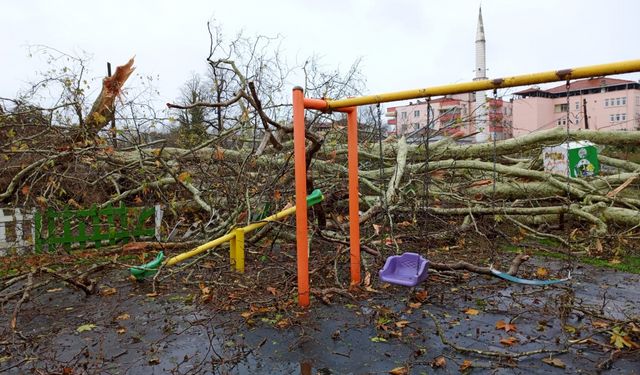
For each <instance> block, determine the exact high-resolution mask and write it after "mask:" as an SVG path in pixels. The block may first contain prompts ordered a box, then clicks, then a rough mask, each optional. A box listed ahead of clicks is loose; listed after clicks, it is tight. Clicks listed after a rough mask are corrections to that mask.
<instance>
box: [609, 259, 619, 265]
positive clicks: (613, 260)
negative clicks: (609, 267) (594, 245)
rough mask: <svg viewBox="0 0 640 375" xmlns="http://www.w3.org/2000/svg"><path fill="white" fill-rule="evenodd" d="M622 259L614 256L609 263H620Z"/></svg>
mask: <svg viewBox="0 0 640 375" xmlns="http://www.w3.org/2000/svg"><path fill="white" fill-rule="evenodd" d="M620 263H622V261H621V260H620V259H619V258H613V259H611V260H610V261H609V264H620Z"/></svg>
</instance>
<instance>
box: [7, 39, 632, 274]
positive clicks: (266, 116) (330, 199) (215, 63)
mask: <svg viewBox="0 0 640 375" xmlns="http://www.w3.org/2000/svg"><path fill="white" fill-rule="evenodd" d="M215 48H217V45H216V47H215ZM215 48H214V47H212V53H211V54H210V56H209V59H208V63H209V66H210V68H211V71H212V76H213V77H214V78H215V79H217V80H218V81H215V82H217V83H216V85H215V86H214V89H215V90H217V95H216V99H218V101H215V102H203V101H198V102H193V103H177V104H169V107H170V108H172V109H174V110H177V111H193V110H195V109H197V108H200V107H207V108H213V109H215V111H214V112H213V114H214V115H215V117H214V118H213V119H212V124H213V125H215V126H213V125H212V126H213V127H214V128H215V133H205V134H208V135H207V136H206V137H205V138H204V139H201V141H200V142H199V143H198V144H197V145H195V146H193V147H188V148H185V147H178V146H177V144H178V143H176V142H175V140H172V139H171V138H170V137H169V136H168V135H170V134H165V135H167V136H166V137H165V138H161V137H156V139H150V140H146V139H143V138H142V137H140V136H139V129H137V130H136V131H138V136H137V137H133V136H132V137H130V138H128V139H123V140H121V141H122V142H119V145H120V147H118V148H114V147H113V146H112V145H109V143H108V138H109V137H108V136H106V134H108V133H104V132H102V131H103V130H104V129H103V128H104V127H105V126H106V124H107V120H109V119H110V118H111V117H112V116H113V115H114V113H116V108H115V104H116V101H115V98H116V97H118V95H120V92H121V89H122V87H123V85H124V83H125V82H126V80H127V78H128V77H129V76H130V74H131V72H132V71H133V60H130V61H129V62H128V63H126V64H125V65H123V66H121V67H118V69H117V71H116V74H115V75H114V76H113V77H111V78H105V79H104V80H103V82H102V84H103V87H102V91H101V93H100V95H99V96H98V98H97V99H96V100H95V102H94V104H93V105H92V106H91V109H90V110H89V112H88V113H87V115H86V116H84V118H85V120H84V122H83V125H84V127H81V128H80V129H81V131H80V132H78V131H77V130H76V129H78V128H76V127H62V126H59V125H55V124H53V123H52V122H51V121H49V122H46V121H44V122H42V121H43V120H42V119H46V118H47V117H49V118H51V117H53V116H52V114H53V113H54V112H55V111H56V110H57V108H40V107H33V106H31V107H26V106H25V105H24V104H21V103H19V102H18V101H15V102H14V104H15V105H14V106H13V107H9V108H5V109H3V112H2V113H0V131H1V132H2V134H3V135H4V137H2V139H3V141H2V144H0V156H1V159H0V167H1V170H2V171H3V172H2V174H1V175H0V181H2V182H3V183H2V185H1V188H0V201H2V202H3V203H4V204H8V205H13V206H16V207H18V206H19V207H39V208H48V207H50V208H62V207H64V206H68V205H71V206H75V207H79V208H81V207H87V206H89V205H92V204H96V205H98V206H101V207H106V206H107V205H109V204H116V203H118V202H125V203H127V204H133V205H136V204H145V203H147V204H152V203H157V202H160V203H163V204H164V205H165V206H166V207H167V211H168V212H169V213H170V214H172V215H168V219H167V222H166V226H167V227H168V228H172V227H175V226H177V225H178V223H185V224H188V225H190V226H195V228H197V230H198V231H199V232H200V233H201V235H202V237H203V238H211V237H213V236H215V235H217V234H220V233H225V232H227V231H228V230H229V229H230V228H231V227H233V226H234V225H237V224H243V223H247V222H250V221H252V220H256V218H258V217H259V215H258V214H260V213H261V212H263V211H267V210H268V211H271V212H273V211H277V210H278V209H280V208H282V207H283V206H285V205H286V204H288V203H290V202H292V201H293V191H294V189H293V173H292V156H293V155H292V152H293V147H292V146H293V145H292V141H291V133H292V128H291V125H290V121H289V118H290V107H289V106H288V105H287V104H286V102H280V101H278V97H277V96H276V95H274V92H273V91H272V90H273V88H274V87H277V86H279V85H282V81H280V82H273V81H269V80H267V78H265V77H269V75H268V74H265V72H264V61H262V62H259V64H258V63H256V60H252V59H249V60H250V62H238V61H235V60H233V59H232V58H229V54H226V55H225V57H224V58H214V55H215ZM252 48H253V50H252V51H253V52H252V53H255V51H256V49H255V47H252ZM231 55H233V53H231ZM253 64H258V65H257V66H256V65H253ZM260 69H263V70H260ZM317 69H318V67H317V66H314V65H305V66H304V67H303V71H304V72H305V73H306V76H307V92H308V95H310V96H313V95H314V94H316V95H318V96H330V97H340V96H344V94H345V93H347V94H348V93H356V92H357V90H358V89H357V86H358V85H357V82H355V81H357V80H356V79H355V78H354V77H355V76H356V75H357V74H356V73H355V71H354V70H350V71H349V72H348V73H347V74H346V75H345V76H341V75H339V74H335V75H334V76H332V79H330V80H327V76H326V75H323V74H320V73H319V72H318V71H317ZM216 77H217V78H216ZM271 78H272V77H271ZM272 79H273V78H272ZM281 79H282V80H284V78H281ZM222 82H224V84H223V83H222ZM196 115H202V113H200V114H198V113H192V115H191V116H190V117H188V116H185V119H193V118H194V117H197V116H196ZM30 118H31V119H33V118H38V119H40V120H39V121H41V122H42V123H41V122H38V123H34V122H33V121H32V120H30ZM361 119H362V124H361V129H360V131H361V134H362V135H363V139H362V141H361V142H360V149H359V159H360V167H361V170H360V176H359V181H360V189H361V194H362V195H361V197H360V198H361V199H360V207H361V211H362V215H361V216H360V222H361V224H362V229H363V233H364V236H363V238H365V240H364V241H365V244H364V245H365V246H368V248H370V249H371V250H372V251H370V252H369V253H370V254H380V255H384V254H385V250H386V253H389V252H392V251H394V248H395V251H397V250H398V247H397V242H396V241H395V240H394V239H395V237H396V236H397V234H398V226H399V225H400V223H409V224H408V225H407V224H404V228H405V230H406V231H408V232H409V233H411V235H412V236H413V237H415V238H416V239H421V240H422V241H429V242H434V246H437V244H438V243H439V242H442V243H447V241H452V240H456V239H459V238H461V236H464V235H465V233H466V234H470V235H479V236H480V237H484V238H490V239H495V238H496V237H495V236H496V234H495V232H496V231H499V232H500V233H502V234H503V237H505V238H506V239H508V238H509V237H510V233H522V232H524V233H526V234H528V235H530V236H533V237H546V238H552V239H555V240H556V241H557V242H558V244H559V245H562V246H565V247H569V248H578V249H579V250H581V251H582V250H583V249H584V247H585V246H586V247H588V248H589V247H591V248H593V246H595V245H594V244H596V243H600V244H602V243H614V242H616V241H620V240H624V238H625V237H626V236H632V235H634V234H635V233H636V232H637V228H638V227H640V199H638V198H637V197H638V195H637V191H638V180H639V179H638V177H639V174H640V164H638V163H634V162H631V161H628V160H622V159H620V158H616V157H613V156H607V155H604V154H601V155H600V156H599V157H600V162H601V164H602V165H603V166H606V167H607V171H608V173H607V174H603V175H601V176H597V177H593V178H587V179H582V178H571V177H567V176H562V175H556V174H549V173H546V172H544V171H543V168H542V162H541V150H542V148H543V147H544V146H548V145H555V144H559V143H562V142H566V141H569V140H589V141H592V142H594V143H596V144H598V145H600V146H616V147H620V146H621V145H622V146H633V147H635V146H638V145H639V144H640V132H611V131H584V130H571V131H569V132H567V131H566V129H560V128H554V129H551V130H548V131H540V132H536V133H532V134H530V135H527V136H523V137H519V138H513V139H508V140H504V141H498V142H496V145H495V148H494V146H493V144H491V143H487V144H461V143H459V142H458V139H457V138H456V137H458V136H456V137H444V138H443V139H442V140H440V141H437V142H430V140H429V139H428V138H427V139H424V140H423V141H422V142H419V143H417V144H410V143H408V142H407V140H406V139H405V138H404V137H400V138H399V139H396V138H395V137H389V138H386V139H384V140H382V142H381V143H380V144H378V142H376V134H377V129H376V126H375V125H376V120H375V116H373V117H367V115H366V113H362V116H361ZM205 120H206V118H205V119H204V120H203V121H205ZM470 120H472V119H470ZM29 121H31V122H29ZM184 121H187V120H184ZM307 127H308V129H307V130H308V131H307V142H308V145H307V151H306V152H307V160H308V178H309V186H311V187H315V188H320V189H322V190H323V191H324V193H325V195H326V196H327V199H326V201H325V202H324V203H323V204H322V205H320V206H319V207H320V208H319V210H317V211H315V216H314V221H315V227H316V228H317V230H319V231H321V232H322V233H324V234H323V236H324V238H325V239H330V240H335V241H342V242H344V241H346V240H347V238H346V233H347V232H346V231H345V226H347V225H348V217H347V215H346V212H347V209H346V206H347V203H346V200H347V194H346V185H347V182H346V181H347V178H348V171H347V168H346V164H347V163H346V155H347V153H346V145H345V139H346V135H345V126H344V119H343V118H342V117H341V115H339V114H326V113H314V112H311V113H309V114H308V118H307ZM34 129H35V130H34ZM318 129H320V130H318ZM444 130H446V129H441V131H444ZM441 131H440V133H439V134H441ZM79 134H80V135H81V137H80V138H78V135H79ZM199 134H200V135H199V136H202V134H201V133H199ZM60 142H61V143H60ZM51 144H61V146H60V147H57V148H52V147H50V145H51ZM427 144H429V147H428V149H427V147H426V145H427ZM605 152H606V149H605ZM452 223H454V224H452ZM411 228H415V230H413V231H411V230H410V229H411ZM268 230H269V229H264V230H262V231H259V232H257V233H256V235H255V236H254V237H253V238H252V239H249V241H258V240H260V239H263V238H265V236H267V233H268ZM285 230H286V229H285ZM576 233H579V236H578V235H576ZM380 237H385V238H390V239H391V241H386V240H379V241H378V244H394V243H395V244H396V245H395V246H391V247H389V248H388V249H387V248H386V247H385V246H386V245H385V246H380V245H374V244H373V242H372V241H373V240H374V239H375V238H378V239H379V238H380ZM511 237H513V236H511ZM611 239H615V241H610V240H611ZM376 247H378V248H376ZM569 250H571V249H569ZM443 267H446V266H443ZM467 269H469V268H467Z"/></svg>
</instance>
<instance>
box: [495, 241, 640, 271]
mask: <svg viewBox="0 0 640 375" xmlns="http://www.w3.org/2000/svg"><path fill="white" fill-rule="evenodd" d="M500 249H501V250H502V251H506V252H509V253H520V252H521V251H522V248H520V247H518V246H515V245H503V246H501V247H500ZM531 255H534V256H537V257H542V258H551V259H559V260H569V259H568V258H569V256H568V255H565V254H563V253H561V252H556V251H550V250H549V251H541V250H534V251H532V252H531ZM575 260H576V261H578V262H580V263H584V264H588V265H591V266H595V267H601V268H611V269H614V270H618V271H622V272H628V273H636V274H640V256H632V255H628V256H623V257H621V258H617V259H613V260H608V259H600V258H593V257H589V256H580V257H577V258H576V259H575Z"/></svg>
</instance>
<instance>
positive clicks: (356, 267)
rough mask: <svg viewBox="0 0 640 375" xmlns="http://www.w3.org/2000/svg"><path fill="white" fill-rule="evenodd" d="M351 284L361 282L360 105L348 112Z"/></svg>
mask: <svg viewBox="0 0 640 375" xmlns="http://www.w3.org/2000/svg"><path fill="white" fill-rule="evenodd" d="M347 158H348V169H349V236H350V237H351V238H350V247H351V251H350V262H351V285H354V284H360V204H359V202H360V199H359V196H358V107H353V108H351V109H350V110H349V111H348V112H347Z"/></svg>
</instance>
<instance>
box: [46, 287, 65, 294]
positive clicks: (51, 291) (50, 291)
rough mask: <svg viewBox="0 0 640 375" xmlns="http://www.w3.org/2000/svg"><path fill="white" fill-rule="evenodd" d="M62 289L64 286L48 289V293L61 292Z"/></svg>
mask: <svg viewBox="0 0 640 375" xmlns="http://www.w3.org/2000/svg"><path fill="white" fill-rule="evenodd" d="M61 290H62V288H53V289H47V293H55V292H59V291H61Z"/></svg>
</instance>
